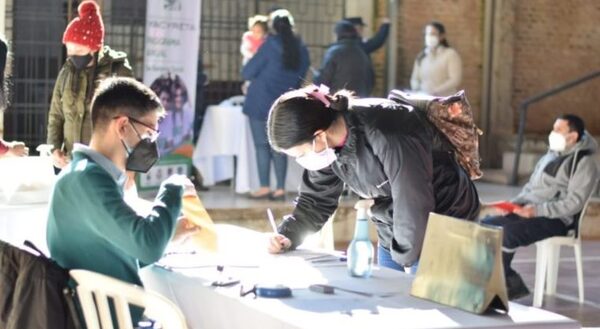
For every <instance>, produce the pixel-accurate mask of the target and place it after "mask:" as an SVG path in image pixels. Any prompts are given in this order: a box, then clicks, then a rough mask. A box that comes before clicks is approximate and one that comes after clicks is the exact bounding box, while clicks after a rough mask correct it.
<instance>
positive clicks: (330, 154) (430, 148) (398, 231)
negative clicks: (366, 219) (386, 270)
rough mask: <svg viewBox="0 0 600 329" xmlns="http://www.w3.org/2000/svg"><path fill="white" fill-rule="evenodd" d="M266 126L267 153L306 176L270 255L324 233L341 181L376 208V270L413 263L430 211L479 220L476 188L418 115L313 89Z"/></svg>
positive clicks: (282, 105)
mask: <svg viewBox="0 0 600 329" xmlns="http://www.w3.org/2000/svg"><path fill="white" fill-rule="evenodd" d="M267 127H268V135H269V142H270V143H271V146H272V147H273V148H274V149H275V150H278V151H280V152H283V153H286V154H287V155H289V156H292V157H295V158H296V161H297V162H298V163H300V165H302V166H303V167H304V168H306V170H305V172H304V175H303V180H302V185H301V187H300V191H299V195H298V197H297V204H296V207H295V209H294V212H293V214H292V215H291V216H288V217H287V218H286V219H285V220H284V221H283V223H282V225H281V226H280V227H279V233H280V234H279V235H274V236H273V237H272V238H271V241H270V246H269V251H270V252H272V253H278V252H282V251H285V250H288V249H293V248H295V247H297V246H298V245H300V244H301V243H302V240H303V238H304V237H305V236H306V235H307V234H309V233H312V232H315V231H318V230H320V229H321V227H322V226H323V225H324V224H325V222H326V221H327V219H328V218H329V217H330V216H331V214H332V213H333V212H334V211H335V209H336V208H337V206H338V198H339V196H340V194H341V193H342V188H343V184H344V183H346V184H347V185H348V186H349V187H350V188H351V189H352V190H353V191H354V192H355V193H357V194H358V195H359V196H360V197H361V198H366V199H373V200H374V201H375V203H374V205H373V206H372V208H371V211H372V214H373V217H372V219H373V221H374V222H375V224H376V227H377V232H378V237H379V242H378V258H379V259H378V260H379V264H380V266H386V267H390V268H394V269H398V270H403V269H404V267H411V266H413V265H414V264H416V263H417V262H418V259H419V256H420V253H421V248H422V245H423V238H424V235H425V228H426V224H427V218H428V216H429V213H430V212H436V213H440V214H444V215H449V216H454V217H458V218H463V219H467V220H474V219H475V218H476V217H477V214H478V211H479V198H478V195H477V191H476V189H475V186H474V184H473V182H472V181H471V180H470V178H469V176H468V175H467V173H466V172H465V171H464V169H463V168H462V167H461V166H460V165H459V164H458V162H457V161H456V159H455V157H454V154H453V153H452V148H451V146H450V145H449V144H447V142H445V138H444V137H443V136H442V135H441V133H439V132H438V131H437V130H436V129H435V128H434V127H433V125H432V124H430V123H429V122H428V121H427V119H426V118H425V114H424V113H423V112H421V111H419V110H413V111H411V110H409V109H408V108H406V107H404V106H403V105H401V104H399V103H396V102H394V101H391V100H387V99H375V98H373V99H353V98H352V97H351V96H350V95H349V94H348V92H345V91H340V92H338V93H336V94H335V95H329V94H328V92H327V90H325V88H316V87H315V86H309V87H306V88H303V89H299V90H294V91H290V92H288V93H286V94H284V95H283V96H281V97H280V98H279V99H277V101H276V102H275V103H274V104H273V106H272V108H271V110H270V114H269V118H268V122H267Z"/></svg>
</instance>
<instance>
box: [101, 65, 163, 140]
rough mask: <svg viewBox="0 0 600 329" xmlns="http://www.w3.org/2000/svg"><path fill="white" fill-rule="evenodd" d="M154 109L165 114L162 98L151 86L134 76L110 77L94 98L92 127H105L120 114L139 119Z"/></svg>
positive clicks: (102, 84)
mask: <svg viewBox="0 0 600 329" xmlns="http://www.w3.org/2000/svg"><path fill="white" fill-rule="evenodd" d="M153 111H157V112H158V113H159V115H163V114H164V109H163V107H162V105H161V103H160V99H159V98H158V97H157V96H156V94H155V93H154V92H153V91H152V90H151V89H150V88H148V87H146V86H145V85H144V84H143V83H141V82H138V81H136V80H135V79H132V78H122V77H116V78H108V79H106V80H104V81H102V83H101V84H100V86H98V89H96V92H95V93H94V98H93V99H92V106H91V112H92V127H93V129H94V130H95V129H97V128H99V127H103V126H105V125H106V124H107V123H109V122H110V121H111V120H112V119H114V118H115V117H118V116H128V117H132V118H134V119H139V118H141V117H143V116H145V115H146V114H148V113H151V112H153Z"/></svg>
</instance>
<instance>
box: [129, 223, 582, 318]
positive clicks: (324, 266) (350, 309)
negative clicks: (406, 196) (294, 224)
mask: <svg viewBox="0 0 600 329" xmlns="http://www.w3.org/2000/svg"><path fill="white" fill-rule="evenodd" d="M217 231H218V233H219V248H220V249H219V253H218V254H216V255H204V254H198V253H185V252H183V251H181V252H179V253H173V254H171V255H170V256H167V257H165V258H164V259H163V260H161V262H160V263H159V265H154V266H151V267H148V268H146V269H144V270H143V271H142V272H141V274H142V280H143V282H144V284H145V286H146V288H147V289H150V290H154V291H157V292H159V293H161V294H163V295H165V296H166V297H167V298H169V299H171V300H172V301H173V302H175V303H176V304H177V305H178V306H179V307H180V309H181V310H182V312H183V314H184V315H185V316H186V319H187V321H188V324H189V327H190V328H192V329H195V328H248V329H251V328H261V329H269V328H312V329H315V328H345V329H350V328H400V327H402V328H456V327H462V328H507V327H515V328H579V327H580V325H579V324H578V323H577V322H576V321H574V320H572V319H569V318H566V317H564V316H561V315H558V314H554V313H551V312H548V311H545V310H542V309H537V308H532V307H527V306H523V305H520V304H516V303H510V311H509V313H508V314H503V313H500V312H489V313H487V314H485V315H476V314H473V313H468V312H465V311H462V310H459V309H455V308H451V307H448V306H444V305H440V304H436V303H433V302H430V301H427V300H423V299H419V298H416V297H412V296H410V295H409V290H410V286H411V283H412V276H410V275H408V274H405V273H402V272H398V271H393V270H389V269H379V268H376V269H375V270H374V272H373V275H372V277H371V278H369V279H359V278H353V277H350V276H349V275H348V274H347V271H346V268H345V263H343V262H342V261H340V259H339V258H336V257H335V255H334V256H333V258H330V259H329V261H328V262H318V261H315V260H314V259H315V257H319V256H318V255H322V254H321V253H319V252H316V251H312V250H299V251H294V252H290V253H287V254H284V255H269V254H267V253H266V242H265V240H266V239H265V237H264V236H263V235H262V234H259V233H257V232H254V231H250V230H246V229H242V228H239V227H234V226H228V225H218V226H217ZM315 255H317V256H315ZM217 265H224V271H223V272H222V273H221V274H220V273H219V272H218V271H217V269H216V268H217ZM229 277H231V278H233V279H240V280H241V282H242V284H243V285H244V289H247V288H248V287H251V286H252V285H253V284H256V283H262V284H265V283H266V284H284V285H285V286H288V287H290V288H291V289H292V297H291V298H283V299H269V298H262V297H258V298H254V297H252V296H251V295H248V296H245V297H241V296H240V285H234V286H230V287H214V286H212V285H211V283H212V282H214V281H220V280H222V279H223V278H229ZM311 284H328V285H331V286H335V287H337V288H343V289H348V290H350V291H342V290H341V289H338V290H336V292H335V293H334V294H331V295H326V294H322V293H318V292H313V291H311V290H309V289H308V286H309V285H311ZM362 293H367V294H370V295H369V296H365V295H364V294H362Z"/></svg>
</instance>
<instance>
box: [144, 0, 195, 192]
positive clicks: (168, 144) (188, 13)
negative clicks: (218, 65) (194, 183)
mask: <svg viewBox="0 0 600 329" xmlns="http://www.w3.org/2000/svg"><path fill="white" fill-rule="evenodd" d="M200 10H201V1H200V0H148V1H147V12H146V35H145V52H144V83H145V84H146V85H148V86H150V88H151V89H152V90H153V91H154V92H155V93H156V94H157V95H158V97H160V100H161V102H162V104H163V106H164V108H165V110H166V116H165V117H164V118H163V119H162V121H161V122H160V125H159V130H160V135H159V137H158V146H159V152H160V156H161V161H160V162H159V163H158V164H157V165H156V166H155V167H154V168H152V170H150V171H149V172H148V173H147V174H145V175H141V177H140V180H139V182H138V183H139V186H140V188H142V189H144V188H153V187H156V186H158V185H159V184H160V182H161V181H162V180H163V179H164V178H166V177H168V175H169V173H182V174H189V172H190V168H191V166H190V164H191V159H190V158H191V154H192V150H193V145H192V135H193V126H194V109H195V101H196V76H197V68H198V48H199V41H200V17H201V15H200Z"/></svg>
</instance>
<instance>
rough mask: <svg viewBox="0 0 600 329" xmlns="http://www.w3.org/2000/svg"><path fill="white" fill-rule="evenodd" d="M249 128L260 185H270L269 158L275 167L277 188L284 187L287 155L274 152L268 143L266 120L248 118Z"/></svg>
mask: <svg viewBox="0 0 600 329" xmlns="http://www.w3.org/2000/svg"><path fill="white" fill-rule="evenodd" d="M250 130H251V131H252V138H253V139H254V148H255V149H256V165H257V167H258V179H259V181H260V186H261V187H271V160H273V165H274V167H275V178H276V179H277V189H281V190H282V189H284V188H285V176H286V175H287V156H286V155H285V154H282V153H279V152H275V151H274V150H273V149H272V148H271V145H270V144H269V138H268V137H267V122H266V121H263V120H256V119H252V118H250Z"/></svg>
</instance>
